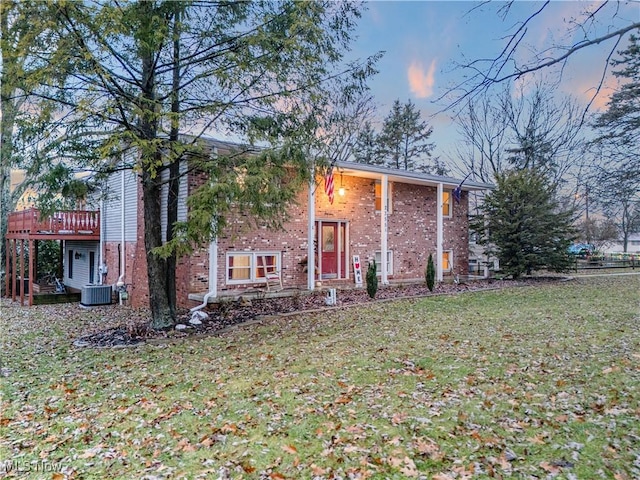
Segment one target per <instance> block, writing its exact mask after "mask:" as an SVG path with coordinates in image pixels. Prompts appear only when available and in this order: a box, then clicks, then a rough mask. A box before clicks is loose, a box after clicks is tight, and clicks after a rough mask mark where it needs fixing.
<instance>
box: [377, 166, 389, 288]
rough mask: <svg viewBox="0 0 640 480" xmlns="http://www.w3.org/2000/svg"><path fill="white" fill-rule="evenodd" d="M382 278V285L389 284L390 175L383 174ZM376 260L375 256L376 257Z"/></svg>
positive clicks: (381, 206) (381, 185)
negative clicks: (388, 221) (388, 216)
mask: <svg viewBox="0 0 640 480" xmlns="http://www.w3.org/2000/svg"><path fill="white" fill-rule="evenodd" d="M380 190H381V192H380V197H381V198H380V202H381V205H380V266H381V269H380V280H381V281H382V285H388V284H389V272H388V271H387V255H388V253H387V249H388V245H387V240H388V226H387V220H388V218H387V215H388V214H389V199H388V197H389V176H388V175H382V178H381V181H380ZM374 262H375V258H374Z"/></svg>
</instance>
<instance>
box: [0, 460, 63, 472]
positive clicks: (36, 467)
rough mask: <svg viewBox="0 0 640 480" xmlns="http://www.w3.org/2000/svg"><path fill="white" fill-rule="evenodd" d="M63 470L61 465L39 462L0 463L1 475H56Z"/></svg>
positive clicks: (13, 461)
mask: <svg viewBox="0 0 640 480" xmlns="http://www.w3.org/2000/svg"><path fill="white" fill-rule="evenodd" d="M61 470H62V464H61V463H55V462H46V461H43V460H38V461H37V462H27V461H26V460H5V461H3V462H0V473H4V474H9V473H12V472H13V473H30V472H31V473H55V472H59V471H61Z"/></svg>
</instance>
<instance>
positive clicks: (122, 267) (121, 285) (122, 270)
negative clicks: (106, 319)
mask: <svg viewBox="0 0 640 480" xmlns="http://www.w3.org/2000/svg"><path fill="white" fill-rule="evenodd" d="M124 180H125V174H124V162H123V165H122V172H121V175H120V183H121V185H120V244H121V245H122V247H121V248H120V276H119V277H118V281H117V282H116V287H117V288H118V290H119V291H120V295H119V297H120V305H122V290H124V288H125V284H124V275H125V273H126V268H127V265H126V259H127V256H126V250H127V245H126V243H125V239H126V238H125V234H124V224H125V221H124V214H125V207H124V203H125V202H124V200H125V198H124V193H125V190H124Z"/></svg>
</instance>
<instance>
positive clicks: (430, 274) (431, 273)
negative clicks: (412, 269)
mask: <svg viewBox="0 0 640 480" xmlns="http://www.w3.org/2000/svg"><path fill="white" fill-rule="evenodd" d="M424 277H425V280H426V281H427V288H428V289H429V291H430V292H433V287H434V285H435V283H436V267H435V266H434V265H433V255H432V254H431V253H430V254H429V260H427V271H426V272H425V274H424Z"/></svg>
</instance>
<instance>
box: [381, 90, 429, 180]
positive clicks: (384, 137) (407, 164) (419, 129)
mask: <svg viewBox="0 0 640 480" xmlns="http://www.w3.org/2000/svg"><path fill="white" fill-rule="evenodd" d="M432 133H433V128H431V127H430V126H429V125H428V124H427V122H426V121H424V120H422V118H421V115H420V111H419V110H418V109H417V108H416V106H415V104H414V103H413V102H412V101H411V100H408V101H407V103H405V104H404V105H402V104H401V103H400V100H395V101H394V102H393V105H392V106H391V111H390V112H389V115H387V116H386V117H385V119H384V121H383V124H382V131H381V132H380V135H379V136H378V147H379V150H378V151H379V155H380V156H381V157H382V158H383V159H384V161H385V163H386V165H387V166H389V167H391V168H397V169H402V170H428V169H429V165H428V164H427V161H428V160H429V159H430V158H431V152H432V150H433V148H434V145H433V143H430V142H429V137H430V136H431V134H432Z"/></svg>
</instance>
